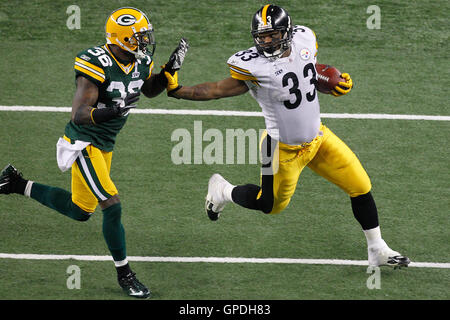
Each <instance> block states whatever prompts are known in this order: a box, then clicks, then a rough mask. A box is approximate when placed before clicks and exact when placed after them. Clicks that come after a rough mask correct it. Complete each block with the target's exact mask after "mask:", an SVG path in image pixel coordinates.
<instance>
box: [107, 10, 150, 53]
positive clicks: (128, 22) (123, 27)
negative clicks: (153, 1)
mask: <svg viewBox="0 0 450 320" xmlns="http://www.w3.org/2000/svg"><path fill="white" fill-rule="evenodd" d="M105 31H106V43H108V44H114V45H117V46H119V47H120V48H121V49H123V50H125V51H128V52H130V53H132V54H133V55H134V56H135V58H136V59H144V58H145V57H146V56H147V55H150V56H152V55H153V53H154V52H155V48H156V41H155V37H154V33H153V26H152V24H151V23H150V20H149V19H148V17H147V16H146V15H145V13H143V12H142V11H141V10H139V9H136V8H132V7H124V8H120V9H117V10H115V11H113V12H112V13H111V15H110V16H109V17H108V19H107V20H106V25H105Z"/></svg>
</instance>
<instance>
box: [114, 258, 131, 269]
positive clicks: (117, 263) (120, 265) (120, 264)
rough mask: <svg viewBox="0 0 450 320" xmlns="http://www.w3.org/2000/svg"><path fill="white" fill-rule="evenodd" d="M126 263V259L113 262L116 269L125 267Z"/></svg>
mask: <svg viewBox="0 0 450 320" xmlns="http://www.w3.org/2000/svg"><path fill="white" fill-rule="evenodd" d="M127 263H128V260H127V258H125V259H124V260H120V261H114V265H115V266H116V267H123V266H124V265H126V264H127Z"/></svg>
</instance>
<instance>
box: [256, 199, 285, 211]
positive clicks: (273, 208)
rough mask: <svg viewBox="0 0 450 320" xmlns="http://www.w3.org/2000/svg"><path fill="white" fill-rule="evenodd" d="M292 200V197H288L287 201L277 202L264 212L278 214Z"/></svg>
mask: <svg viewBox="0 0 450 320" xmlns="http://www.w3.org/2000/svg"><path fill="white" fill-rule="evenodd" d="M290 201H291V199H287V200H285V201H282V202H279V203H276V204H274V205H272V206H271V207H270V209H269V208H267V209H268V210H266V211H263V212H264V213H266V214H278V213H281V212H282V211H283V210H284V209H285V208H286V207H287V206H288V204H289V202H290Z"/></svg>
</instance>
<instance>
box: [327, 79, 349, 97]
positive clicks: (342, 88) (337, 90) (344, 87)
mask: <svg viewBox="0 0 450 320" xmlns="http://www.w3.org/2000/svg"><path fill="white" fill-rule="evenodd" d="M341 78H344V79H345V82H339V85H337V86H336V87H334V90H331V94H332V95H333V96H335V97H340V96H343V95H344V94H347V93H349V92H350V90H352V88H353V80H352V78H351V77H350V75H349V74H348V73H343V74H341Z"/></svg>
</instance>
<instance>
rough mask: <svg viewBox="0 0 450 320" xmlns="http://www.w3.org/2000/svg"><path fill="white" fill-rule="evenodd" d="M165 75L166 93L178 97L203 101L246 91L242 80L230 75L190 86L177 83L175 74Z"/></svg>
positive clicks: (246, 88)
mask: <svg viewBox="0 0 450 320" xmlns="http://www.w3.org/2000/svg"><path fill="white" fill-rule="evenodd" d="M166 77H167V79H168V81H169V83H168V85H167V94H168V95H169V96H170V97H174V98H178V99H186V100H203V101H204V100H211V99H220V98H226V97H232V96H237V95H241V94H244V93H246V92H247V91H248V87H247V85H246V84H245V82H244V81H241V80H237V79H234V78H232V77H229V78H226V79H223V80H220V81H217V82H205V83H201V84H197V85H195V86H191V87H188V86H181V85H179V84H178V76H177V75H175V76H173V77H171V76H170V74H169V75H167V74H166Z"/></svg>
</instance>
